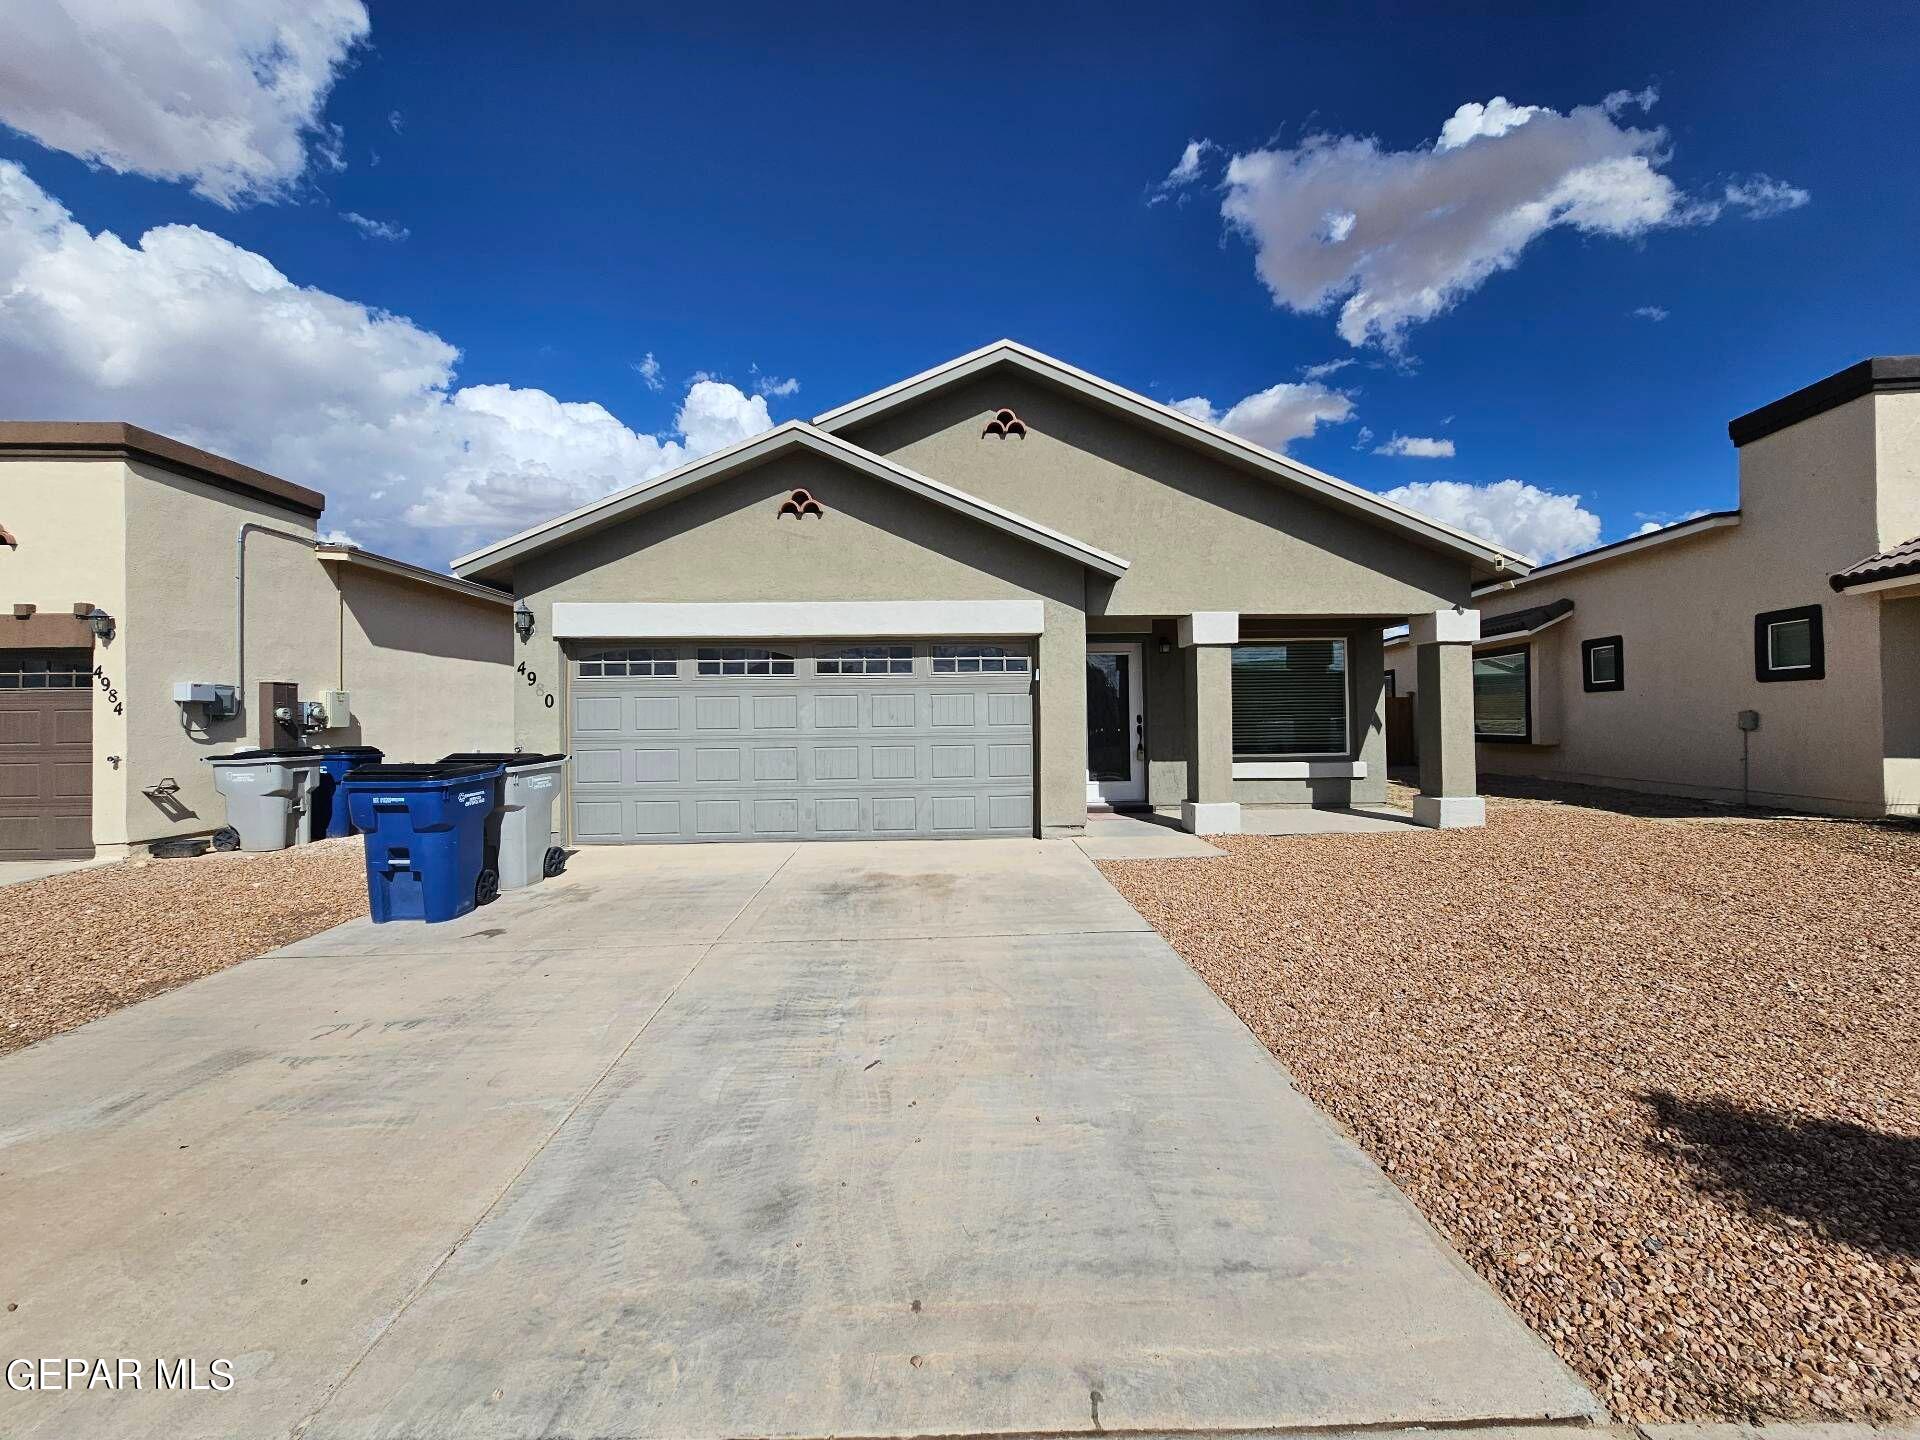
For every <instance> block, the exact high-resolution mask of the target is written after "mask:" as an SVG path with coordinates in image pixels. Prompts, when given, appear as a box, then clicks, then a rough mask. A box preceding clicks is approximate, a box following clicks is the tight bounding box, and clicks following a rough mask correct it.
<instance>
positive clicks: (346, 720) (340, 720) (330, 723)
mask: <svg viewBox="0 0 1920 1440" xmlns="http://www.w3.org/2000/svg"><path fill="white" fill-rule="evenodd" d="M320 703H321V704H322V705H323V706H324V707H325V710H326V717H327V724H326V728H327V729H329V730H345V729H346V728H347V727H348V726H349V725H351V724H353V696H351V695H349V694H348V693H347V692H346V691H345V690H328V691H326V692H325V693H324V694H323V695H322V697H321V702H320Z"/></svg>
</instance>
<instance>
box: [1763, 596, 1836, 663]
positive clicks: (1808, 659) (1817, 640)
mask: <svg viewBox="0 0 1920 1440" xmlns="http://www.w3.org/2000/svg"><path fill="white" fill-rule="evenodd" d="M1753 678H1754V679H1756V680H1762V681H1770V680H1824V679H1826V678H1827V640H1826V635H1825V633H1824V627H1823V626H1822V623H1821V615H1820V607H1819V606H1818V605H1801V606H1798V607H1796V608H1795V609H1792V610H1768V611H1766V612H1764V613H1763V614H1759V615H1756V616H1754V617H1753Z"/></svg>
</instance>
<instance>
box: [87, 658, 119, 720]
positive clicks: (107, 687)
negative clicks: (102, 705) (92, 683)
mask: <svg viewBox="0 0 1920 1440" xmlns="http://www.w3.org/2000/svg"><path fill="white" fill-rule="evenodd" d="M93 678H94V679H96V680H98V681H99V682H100V688H101V689H102V690H104V691H105V692H106V696H107V703H108V704H109V705H111V706H113V713H114V714H116V715H124V714H126V713H127V707H126V706H125V705H124V704H122V703H121V700H120V692H119V691H118V690H116V689H115V688H114V686H113V681H111V680H109V679H108V678H107V672H106V671H105V670H102V669H101V668H100V667H99V666H98V665H96V666H94V667H93Z"/></svg>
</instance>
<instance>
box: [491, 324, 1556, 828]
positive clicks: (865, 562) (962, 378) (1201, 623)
mask: <svg viewBox="0 0 1920 1440" xmlns="http://www.w3.org/2000/svg"><path fill="white" fill-rule="evenodd" d="M454 569H455V571H456V572H457V573H458V574H460V575H461V576H463V577H465V578H467V579H469V580H472V581H476V582H480V583H484V584H489V585H497V586H502V587H506V588H509V589H511V590H512V592H513V593H514V594H515V595H516V596H517V597H518V602H519V616H520V627H521V628H522V629H524V630H525V631H526V636H525V638H524V639H523V641H522V644H521V648H520V651H519V656H520V664H519V667H518V668H519V671H520V674H519V681H520V683H519V685H518V686H517V690H518V699H517V708H516V712H515V737H516V740H517V742H518V743H519V744H520V745H521V746H523V747H524V748H526V749H528V750H534V751H554V750H567V751H570V752H572V755H573V764H572V767H571V777H570V803H569V805H568V806H567V807H565V817H566V818H565V824H566V827H567V831H568V838H569V840H570V841H571V842H573V843H577V844H602V843H622V842H646V841H653V842H660V841H696V840H753V839H760V840H792V839H834V838H847V837H869V838H889V837H899V838H907V837H916V836H919V837H925V836H969V835H1033V834H1039V835H1049V836H1051V835H1066V834H1073V833H1076V832H1078V831H1080V830H1081V829H1082V828H1083V827H1084V826H1085V824H1086V821H1087V814H1088V810H1089V808H1090V807H1094V808H1098V807H1127V806H1154V807H1166V808H1168V809H1171V808H1172V807H1175V806H1177V807H1178V808H1179V812H1180V815H1181V817H1182V820H1183V822H1184V823H1185V825H1186V826H1187V827H1188V828H1189V829H1191V830H1194V831H1198V832H1202V833H1230V832H1233V831H1236V830H1238V829H1240V827H1241V823H1242V817H1241V811H1242V807H1244V806H1268V805H1326V806H1340V805H1348V804H1352V803H1358V802H1367V801H1377V800H1380V799H1382V798H1383V797H1384V794H1385V787H1386V775H1385V745H1384V735H1383V728H1382V706H1383V671H1382V641H1381V634H1382V630H1383V628H1385V627H1386V626H1389V625H1392V624H1394V623H1396V622H1399V623H1407V624H1409V625H1411V627H1412V634H1413V637H1414V645H1415V648H1416V650H1417V653H1418V657H1419V661H1418V663H1419V667H1420V674H1421V677H1422V686H1421V689H1422V697H1421V698H1422V705H1421V710H1420V722H1419V723H1420V725H1421V727H1422V731H1423V737H1424V739H1425V741H1426V743H1425V744H1424V746H1423V748H1422V754H1423V757H1424V760H1423V766H1422V770H1421V791H1422V793H1421V795H1420V797H1419V801H1418V810H1417V815H1418V818H1419V819H1421V820H1422V821H1424V822H1425V823H1428V824H1431V825H1472V824H1478V823H1480V822H1481V818H1482V813H1483V811H1482V806H1481V802H1480V800H1479V799H1478V797H1477V794H1476V786H1475V781H1474V765H1473V753H1474V752H1473V732H1472V718H1473V717H1472V691H1471V677H1470V660H1471V647H1472V644H1473V642H1474V641H1475V640H1476V639H1477V638H1478V635H1479V632H1478V630H1477V629H1476V628H1475V626H1476V615H1475V613H1474V611H1473V610H1472V609H1471V600H1472V592H1473V590H1474V587H1475V586H1476V585H1483V584H1486V583H1488V582H1491V581H1495V580H1499V579H1503V578H1508V577H1517V576H1524V575H1525V574H1526V573H1527V570H1528V564H1527V562H1526V561H1525V560H1524V559H1523V558H1522V557H1521V556H1519V555H1517V554H1515V553H1514V552H1512V551H1509V550H1506V549H1503V548H1502V547H1500V546H1498V545H1495V544H1493V543H1491V542H1489V541H1486V540H1482V539H1479V538H1476V537H1475V536H1472V535H1468V534H1464V533H1462V532H1460V531H1458V530H1454V529H1451V528H1449V527H1447V526H1445V525H1442V524H1439V523H1437V522H1435V521H1434V520H1432V519H1430V518H1428V517H1425V516H1422V515H1419V514H1416V513H1414V512H1412V511H1409V510H1406V509H1403V508H1401V507H1399V506H1397V505H1394V504H1392V503H1390V502H1388V501H1386V500H1383V499H1381V498H1380V497H1379V496H1377V495H1374V494H1371V493H1369V492H1367V491H1364V490H1361V489H1358V488H1356V487H1355V486H1352V485H1349V484H1346V483H1345V482H1343V481H1340V480H1337V479H1335V478H1333V477H1332V476H1330V475H1325V474H1322V473H1321V472H1319V471H1317V470H1314V469H1311V468H1309V467H1308V466H1305V465H1302V464H1300V463H1298V462H1297V461H1294V460H1290V459H1288V458H1286V457H1285V456H1282V455H1278V454H1275V453H1273V452H1271V451H1269V450H1265V449H1262V448H1261V447H1260V446H1258V445H1254V444H1251V443H1249V442H1248V441H1246V440H1244V439H1241V438H1239V437H1237V436H1234V435H1230V434H1227V433H1226V432H1224V431H1221V430H1218V429H1215V428H1214V427H1212V426H1210V425H1206V424H1203V423H1201V422H1199V421H1197V420H1195V419H1193V418H1191V417H1190V416H1187V415H1184V414H1181V413H1180V412H1178V411H1176V410H1173V409H1170V408H1169V407H1167V406H1165V405H1162V404H1159V403H1157V402H1155V401H1153V400H1149V399H1147V398H1145V397H1143V396H1140V395H1137V394H1134V393H1132V392H1131V391H1128V390H1124V389H1122V388H1121V387H1119V386H1118V385H1114V384H1112V383H1110V382H1108V381H1106V380H1103V379H1100V378H1099V377H1098V376H1095V375H1091V374H1088V373H1087V372H1085V371H1083V370H1079V369H1076V368H1074V367H1073V366H1071V365H1068V364H1065V363H1063V362H1061V361H1059V360H1055V359H1052V358H1050V357H1048V356H1046V355H1042V354H1039V353H1038V352H1036V351H1034V350H1031V349H1028V348H1027V347H1025V346H1022V345H1018V344H1015V343H1013V342H1012V341H1001V342H999V343H997V344H993V345H989V346H987V347H985V348H984V349H980V350H976V351H974V352H973V353H971V354H968V355H963V356H961V357H959V358H958V359H955V360H952V361H949V362H948V363H946V364H943V365H940V366H937V367H936V368H934V369H932V370H928V371H926V372H925V373H923V374H920V375H915V376H913V377H911V378H909V379H906V380H902V381H900V382H899V383H897V384H894V385H890V386H888V387H886V388H885V389H883V390H879V391H876V392H874V393H873V394H870V395H867V396H864V397H862V398H860V399H858V400H854V401H852V402H850V403H848V404H846V405H842V406H840V407H839V408H837V409H835V410H831V411H829V412H827V413H826V414H824V415H820V416H817V417H816V418H815V419H814V421H813V422H812V423H811V424H808V423H803V422H798V421H795V422H790V423H788V424H784V425H781V426H780V427H778V428H777V429H774V430H772V431H769V432H768V433H766V434H764V435H761V436H759V437H757V438H755V439H753V440H750V441H748V442H746V443H744V444H741V445H737V446H735V447H733V448H731V449H728V450H724V451H722V452H720V453H718V454H715V455H710V456H708V457H706V458H705V459H703V460H700V461H698V462H696V463H694V464H691V465H688V466H685V467H683V468H681V469H679V470H676V471H674V472H672V473H670V474H667V475H663V476H660V477H658V478H656V479H653V480H649V481H647V482H646V483H644V484H641V485H636V486H634V487H632V488H630V489H626V490H622V491H620V492H618V493H616V494H613V495H609V496H607V497H605V498H604V499H602V500H598V501H596V502H594V503H593V504H591V505H588V506H585V507H583V508H581V509H579V510H576V511H573V512H572V513H570V514H567V515H562V516H559V517H558V518H556V519H554V520H552V521H550V522H548V523H546V524H543V525H540V526H537V527H535V528H534V529H531V530H528V531H525V532H523V533H521V534H518V535H514V536H512V537H510V538H508V539H505V540H502V541H500V542H499V543H497V544H494V545H489V546H487V547H486V548H485V549H482V550H478V551H475V552H474V553H472V554H469V555H466V556H463V557H462V558H460V559H459V560H457V561H455V563H454Z"/></svg>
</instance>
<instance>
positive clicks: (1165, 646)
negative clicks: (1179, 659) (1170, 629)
mask: <svg viewBox="0 0 1920 1440" xmlns="http://www.w3.org/2000/svg"><path fill="white" fill-rule="evenodd" d="M1160 653H1161V654H1162V655H1171V654H1172V653H1173V642H1172V641H1171V640H1164V639H1163V640H1162V641H1161V642H1160Z"/></svg>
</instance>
